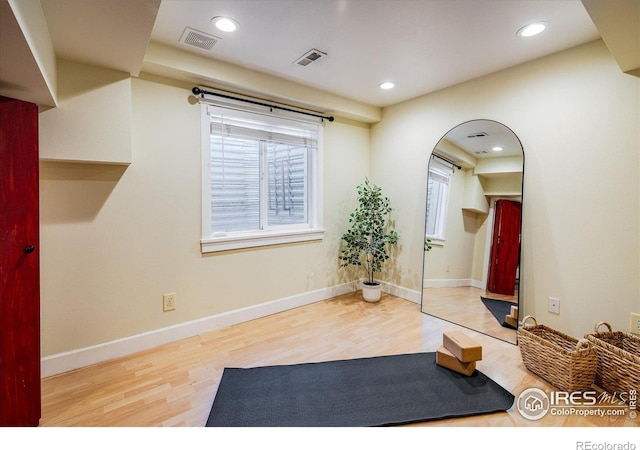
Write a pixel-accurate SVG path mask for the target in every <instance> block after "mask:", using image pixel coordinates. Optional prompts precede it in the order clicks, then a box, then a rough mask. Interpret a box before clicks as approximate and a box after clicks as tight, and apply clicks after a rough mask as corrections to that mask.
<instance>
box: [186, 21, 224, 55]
mask: <svg viewBox="0 0 640 450" xmlns="http://www.w3.org/2000/svg"><path fill="white" fill-rule="evenodd" d="M221 40H222V39H220V38H219V37H215V36H211V35H210V34H206V33H203V32H202V31H197V30H194V29H192V28H188V27H187V28H186V29H185V30H184V33H182V37H181V38H180V43H181V44H184V45H188V46H190V47H196V48H199V49H201V50H206V51H208V52H210V51H212V50H213V47H214V45H216V44H217V43H218V41H221Z"/></svg>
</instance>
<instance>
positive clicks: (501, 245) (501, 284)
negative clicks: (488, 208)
mask: <svg viewBox="0 0 640 450" xmlns="http://www.w3.org/2000/svg"><path fill="white" fill-rule="evenodd" d="M521 211H522V204H521V203H520V202H518V201H513V200H498V201H497V202H496V208H495V220H494V223H493V240H492V241H491V258H490V260H489V277H488V281H487V290H488V291H490V292H494V293H496V294H504V295H514V294H515V285H516V276H517V273H518V264H519V260H520V224H521V220H522V219H521Z"/></svg>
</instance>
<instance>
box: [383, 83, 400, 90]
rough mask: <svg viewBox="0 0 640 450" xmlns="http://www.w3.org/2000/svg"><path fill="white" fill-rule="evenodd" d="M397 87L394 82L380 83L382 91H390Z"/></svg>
mask: <svg viewBox="0 0 640 450" xmlns="http://www.w3.org/2000/svg"><path fill="white" fill-rule="evenodd" d="M394 87H396V84H395V83H394V82H393V81H385V82H384V83H380V89H384V90H388V89H393V88H394Z"/></svg>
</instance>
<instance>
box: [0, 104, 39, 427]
mask: <svg viewBox="0 0 640 450" xmlns="http://www.w3.org/2000/svg"><path fill="white" fill-rule="evenodd" d="M38 179H39V178H38V107H37V105H34V104H32V103H26V102H23V101H20V100H14V99H10V98H6V97H0V283H1V286H2V295H1V296H0V299H1V300H2V301H1V302H0V425H2V426H36V425H38V423H39V422H40V265H39V259H40V256H39V255H40V251H39V248H38V244H39V217H38V212H39V209H38V203H39V198H38V196H39V189H38Z"/></svg>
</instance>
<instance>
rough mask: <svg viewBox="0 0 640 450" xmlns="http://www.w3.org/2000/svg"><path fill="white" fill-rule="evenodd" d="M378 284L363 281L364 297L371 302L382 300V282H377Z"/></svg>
mask: <svg viewBox="0 0 640 450" xmlns="http://www.w3.org/2000/svg"><path fill="white" fill-rule="evenodd" d="M375 283H376V284H374V285H371V284H365V282H364V281H363V282H362V297H363V298H364V299H365V300H366V301H368V302H371V303H375V302H377V301H379V300H380V296H381V294H382V284H380V283H378V282H375Z"/></svg>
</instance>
